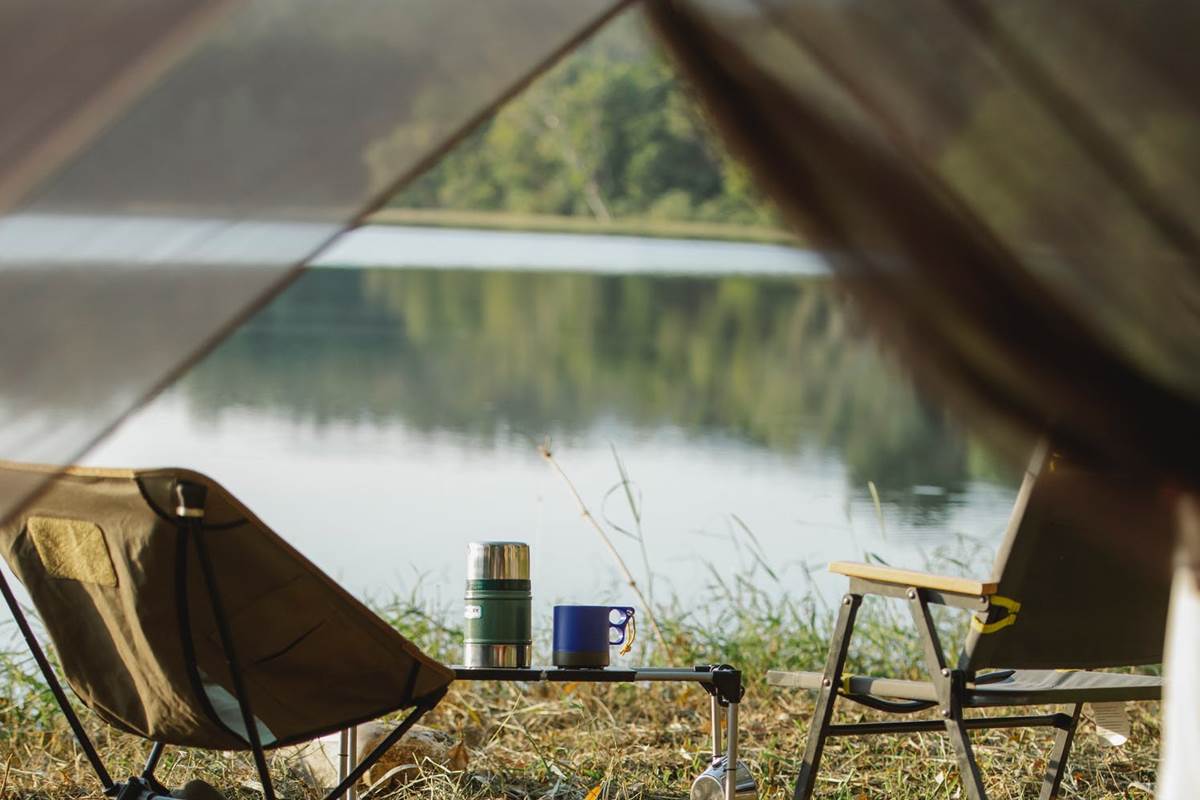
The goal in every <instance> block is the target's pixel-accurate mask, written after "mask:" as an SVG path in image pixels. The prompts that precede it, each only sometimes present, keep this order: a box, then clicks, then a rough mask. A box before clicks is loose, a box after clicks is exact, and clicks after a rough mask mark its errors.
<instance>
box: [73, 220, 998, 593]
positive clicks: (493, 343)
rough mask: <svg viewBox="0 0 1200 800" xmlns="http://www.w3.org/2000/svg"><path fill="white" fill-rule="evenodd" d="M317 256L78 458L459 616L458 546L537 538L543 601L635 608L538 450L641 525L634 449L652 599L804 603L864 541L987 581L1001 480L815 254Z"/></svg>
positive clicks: (663, 251)
mask: <svg viewBox="0 0 1200 800" xmlns="http://www.w3.org/2000/svg"><path fill="white" fill-rule="evenodd" d="M320 263H321V264H324V265H325V266H322V267H319V268H314V269H311V270H309V271H308V272H307V273H306V274H305V275H304V276H303V277H302V278H301V279H300V280H299V281H298V282H296V283H295V284H294V285H293V286H292V287H291V288H289V289H288V290H287V291H286V292H285V293H284V294H283V295H282V296H280V297H279V298H278V300H277V301H276V302H274V303H273V304H272V305H271V306H270V307H268V308H267V309H265V310H264V311H263V312H262V313H261V314H259V315H258V316H257V317H255V318H254V319H253V320H252V321H251V322H250V323H249V324H247V325H246V326H245V327H243V328H242V329H241V330H239V331H237V332H236V333H235V334H234V335H233V336H232V337H230V338H229V339H228V340H227V341H225V342H224V343H223V344H222V345H221V346H220V347H219V348H218V349H217V350H215V351H214V352H213V353H212V354H211V355H210V356H209V357H208V358H207V359H206V360H204V361H203V362H202V363H200V364H199V365H198V366H197V367H196V368H195V369H193V370H192V371H191V372H190V373H189V374H187V375H186V376H185V377H184V378H183V379H182V380H181V381H180V382H179V383H178V384H177V385H175V386H174V387H172V388H171V389H170V390H169V391H167V392H166V393H164V394H163V395H162V396H161V397H160V398H158V399H157V400H156V401H154V402H153V403H152V404H150V405H149V406H148V407H146V408H145V409H143V410H142V411H140V412H139V413H137V414H136V415H135V416H134V417H133V418H131V419H130V420H129V421H128V422H127V423H126V424H124V425H123V426H122V427H121V428H120V429H119V430H118V431H117V432H116V433H115V434H114V435H113V436H112V437H110V438H109V439H108V440H107V441H106V442H104V443H103V444H102V445H101V446H100V447H99V448H98V449H97V450H95V451H94V452H93V453H92V454H91V455H90V456H89V459H88V460H89V463H93V464H104V465H110V466H163V465H179V466H188V467H192V468H195V469H199V470H201V471H204V472H206V473H208V474H210V475H212V476H213V477H215V478H216V479H218V480H220V481H221V482H223V483H224V484H226V485H227V486H228V487H229V488H230V489H231V490H232V491H233V492H234V493H235V494H237V495H238V496H239V497H240V498H241V499H243V500H244V501H245V502H246V503H247V504H248V505H250V506H251V507H252V508H254V509H256V510H257V511H258V513H259V514H260V515H261V516H262V517H263V518H264V519H265V520H266V521H267V522H268V523H269V524H271V525H272V526H274V527H275V528H276V529H277V530H278V531H279V532H280V533H281V534H282V535H283V536H284V537H285V538H287V539H288V540H289V541H291V542H292V543H293V544H294V545H296V546H297V547H298V548H299V549H300V550H301V551H302V552H304V553H305V554H307V555H308V556H309V557H310V558H312V559H313V560H314V561H315V562H316V563H317V564H318V565H319V566H321V567H322V568H324V569H325V570H326V571H328V572H329V573H330V574H332V575H333V576H335V577H336V578H338V579H340V580H341V581H343V582H344V583H345V584H346V585H347V586H348V587H349V588H350V589H351V590H352V591H355V592H356V593H358V594H359V595H361V596H364V597H368V598H371V597H375V598H382V597H388V596H391V595H393V594H396V593H400V594H408V593H410V592H413V591H416V592H418V593H420V595H421V596H422V597H423V598H425V599H426V600H429V601H431V602H434V603H438V604H442V605H447V606H451V605H453V604H454V603H455V602H456V600H457V598H460V597H461V594H462V589H463V579H464V573H465V569H464V560H465V548H466V544H467V542H469V541H472V540H478V539H496V538H500V539H521V540H525V541H527V542H529V543H530V545H531V547H532V552H533V581H534V593H535V603H536V604H537V606H538V607H539V609H541V611H540V612H539V613H544V612H545V609H547V608H548V607H549V605H550V604H551V603H553V602H555V601H560V600H566V601H585V602H586V601H622V602H626V603H632V602H633V598H632V596H631V595H630V593H629V591H628V589H626V588H625V587H624V586H623V583H622V581H621V579H620V577H619V575H618V573H617V571H616V569H615V567H614V566H613V564H612V560H611V558H610V556H609V555H608V554H607V552H606V551H605V550H604V548H603V545H602V544H601V543H600V541H599V540H598V538H597V536H596V534H595V533H594V532H593V531H592V530H591V529H590V528H589V527H588V526H587V525H586V524H585V522H584V521H583V520H582V519H581V517H580V514H579V510H578V508H577V506H576V504H575V502H574V500H573V499H572V497H571V495H570V492H569V490H568V487H567V486H566V484H565V483H564V482H563V480H562V479H561V478H560V477H559V476H558V475H556V474H555V473H554V472H553V471H552V470H551V468H550V466H549V465H548V464H547V463H546V462H545V461H544V460H543V459H542V458H541V457H540V456H539V454H538V451H537V445H538V444H540V443H542V442H543V441H545V440H548V441H549V442H550V443H551V447H552V449H553V452H554V454H555V457H556V458H557V459H558V461H559V463H560V465H561V466H562V468H563V470H564V471H565V472H566V473H567V475H568V476H569V477H570V479H571V480H572V481H573V482H574V484H575V486H576V487H577V488H578V490H579V492H580V494H581V495H582V496H583V498H584V500H585V501H586V503H587V504H588V506H589V507H590V509H591V510H592V512H593V513H594V514H595V515H596V516H597V517H599V518H601V519H602V520H608V521H610V522H611V523H613V524H614V527H616V526H619V527H620V528H622V529H625V530H628V531H634V530H636V522H635V520H634V519H633V515H632V513H631V511H630V507H629V503H628V501H627V499H626V496H625V494H624V492H623V491H620V490H619V489H618V491H612V489H613V487H617V486H619V480H620V472H619V470H618V467H617V464H616V458H617V457H618V456H619V458H620V460H621V462H622V463H623V464H624V467H625V469H626V471H627V473H628V475H629V476H630V478H631V479H632V481H633V488H632V494H633V496H634V498H635V500H637V499H640V505H639V510H640V515H641V530H642V532H643V536H644V543H645V558H643V555H642V550H641V548H640V547H639V545H638V543H637V542H635V541H633V540H632V539H631V538H630V537H629V536H627V535H624V534H622V533H620V532H619V531H615V530H614V533H613V536H614V538H615V540H616V542H617V545H618V547H619V548H620V550H621V551H622V553H623V554H624V555H625V557H626V558H627V559H628V561H629V563H630V565H631V567H632V568H633V569H634V571H635V572H636V573H637V575H638V577H639V579H644V576H645V573H646V564H648V565H649V569H650V573H651V575H652V581H647V582H646V583H647V585H650V586H651V587H652V589H653V593H654V597H655V599H656V601H658V602H662V601H666V600H670V599H672V598H674V599H676V600H678V602H680V603H681V604H683V605H685V606H687V605H695V604H699V603H701V602H703V600H704V599H705V598H706V597H709V596H712V593H713V592H714V588H713V587H714V586H717V585H718V581H717V576H720V577H721V579H722V580H724V581H726V582H732V579H733V576H734V575H735V574H739V575H742V576H744V577H746V578H747V580H749V581H750V582H752V583H754V584H755V585H757V586H758V587H760V588H762V589H763V590H764V591H766V592H768V593H770V594H773V595H779V594H781V593H783V592H785V591H790V592H794V593H803V592H804V591H806V590H807V586H808V583H807V577H806V575H807V572H808V571H809V570H810V569H817V570H819V569H820V568H821V567H823V565H824V564H825V563H826V562H828V561H830V560H832V559H842V558H853V559H860V558H862V557H863V556H864V554H868V553H869V554H872V555H874V556H878V557H880V558H882V559H885V560H886V561H888V562H889V563H892V564H894V565H897V566H911V567H920V566H923V565H925V564H926V563H927V561H928V560H929V559H930V558H931V555H932V554H933V553H934V552H935V551H937V550H939V548H944V547H949V548H950V549H951V550H953V551H954V552H959V551H963V550H966V551H968V552H969V553H970V556H969V558H970V559H974V561H973V562H972V564H970V565H962V568H963V569H966V568H968V566H976V567H978V566H979V565H980V564H979V559H980V558H982V560H983V565H984V566H986V553H987V550H988V549H989V548H990V547H992V546H994V544H995V543H996V542H997V541H998V539H999V536H1000V534H1001V532H1002V530H1003V527H1004V523H1005V520H1006V518H1007V515H1008V510H1009V508H1010V507H1011V503H1012V499H1013V496H1014V493H1015V487H1014V485H1013V484H1012V482H1011V481H1010V480H1007V479H1004V478H999V479H997V478H995V477H993V473H994V470H993V468H991V467H989V466H988V464H989V460H988V459H987V457H986V454H984V453H981V452H980V451H979V450H978V448H977V447H976V446H973V445H972V444H970V443H969V441H968V440H967V438H966V437H965V436H964V435H963V433H962V432H961V431H960V430H958V429H957V428H956V427H954V426H953V425H952V424H951V423H950V422H949V421H948V420H947V419H946V418H945V415H944V414H943V413H942V411H941V410H940V409H939V408H938V407H937V406H936V405H933V404H930V403H928V402H925V401H923V400H922V399H921V398H919V397H917V396H916V395H915V394H914V393H913V391H912V389H911V388H910V387H909V385H908V384H907V382H906V381H905V380H903V379H902V378H901V377H900V376H899V375H898V374H897V373H896V372H895V371H894V370H893V369H891V368H890V367H889V366H888V365H887V363H886V362H885V361H884V360H882V359H881V358H880V357H879V356H878V354H877V353H876V351H875V348H874V347H873V346H872V345H871V344H870V343H869V342H867V341H866V340H865V339H864V338H863V337H862V336H861V335H859V334H856V333H855V325H854V324H853V321H852V319H851V318H850V316H849V315H848V313H847V312H846V311H845V310H844V309H843V308H842V306H841V305H840V304H839V303H838V301H837V298H836V296H835V293H834V292H833V291H832V289H831V287H830V285H829V284H828V282H827V279H826V278H825V277H823V276H822V274H821V273H822V269H821V264H820V259H819V258H817V257H815V256H814V255H812V254H810V253H804V252H800V251H796V250H791V249H789V248H781V247H765V246H756V245H733V244H713V243H696V242H671V241H663V240H636V239H629V238H626V237H620V238H608V237H579V236H572V237H560V236H550V235H537V234H486V233H481V232H455V231H444V230H443V231H432V230H421V229H415V230H414V229H399V228H392V229H385V230H378V229H366V230H363V231H359V232H356V233H355V234H352V235H351V237H349V238H346V239H343V240H342V241H341V242H340V243H338V244H336V245H335V246H334V247H333V248H332V249H331V250H330V251H329V252H328V253H327V254H326V255H325V256H324V257H323V258H322V259H321V261H320ZM872 486H873V487H874V489H875V493H876V494H877V495H878V497H879V504H878V506H877V505H876V502H875V500H874V498H873V493H872V488H871V487H872ZM960 537H968V544H966V545H964V544H962V539H961V538H960ZM980 553H982V554H983V555H982V556H981V555H980ZM764 565H767V566H769V567H770V572H771V573H774V577H772V575H771V574H770V573H769V572H768V570H767V569H766V568H765V566H764ZM821 586H822V587H826V586H827V584H824V583H822V584H821Z"/></svg>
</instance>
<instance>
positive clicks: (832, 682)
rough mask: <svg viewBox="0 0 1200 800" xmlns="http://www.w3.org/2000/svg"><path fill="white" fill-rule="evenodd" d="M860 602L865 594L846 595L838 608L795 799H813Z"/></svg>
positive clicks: (797, 780)
mask: <svg viewBox="0 0 1200 800" xmlns="http://www.w3.org/2000/svg"><path fill="white" fill-rule="evenodd" d="M861 603H862V595H858V594H847V595H845V596H844V597H843V598H842V605H841V607H840V608H839V609H838V618H837V624H836V625H835V626H834V629H833V639H832V640H831V641H830V642H829V657H828V658H827V659H826V661H825V676H824V678H823V679H822V681H821V690H820V692H819V693H818V694H817V707H816V709H815V711H814V712H813V720H812V723H811V725H810V727H809V729H808V742H807V744H806V745H805V746H804V761H803V763H801V765H800V775H799V776H798V777H797V778H796V789H795V792H794V793H793V798H794V800H808V799H809V798H810V797H812V793H813V787H814V786H815V785H816V781H817V770H818V769H820V766H821V754H822V752H824V750H825V738H826V735H827V733H828V731H829V721H830V719H831V718H832V717H833V704H834V702H835V701H836V700H837V692H838V687H839V686H840V685H841V682H842V668H843V667H845V665H846V651H847V650H849V648H850V632H851V631H852V630H853V629H854V618H855V616H856V615H857V614H858V607H859V605H860V604H861Z"/></svg>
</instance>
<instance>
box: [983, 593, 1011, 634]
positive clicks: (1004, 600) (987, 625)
mask: <svg viewBox="0 0 1200 800" xmlns="http://www.w3.org/2000/svg"><path fill="white" fill-rule="evenodd" d="M988 600H989V602H990V603H991V605H995V606H1000V608H1003V609H1005V610H1006V611H1008V614H1007V615H1005V616H1003V617H1001V618H1000V619H998V620H996V621H995V622H984V621H983V620H982V619H980V618H979V617H971V627H972V628H973V629H974V630H976V631H978V632H979V633H995V632H996V631H998V630H1003V629H1004V628H1007V627H1008V626H1009V625H1015V624H1016V622H1017V612H1018V611H1020V610H1021V604H1020V603H1019V602H1017V601H1016V600H1013V599H1012V598H1011V597H1005V596H1004V595H999V594H994V595H992V596H991V597H990V598H988ZM986 618H987V617H986V616H985V617H984V619H986Z"/></svg>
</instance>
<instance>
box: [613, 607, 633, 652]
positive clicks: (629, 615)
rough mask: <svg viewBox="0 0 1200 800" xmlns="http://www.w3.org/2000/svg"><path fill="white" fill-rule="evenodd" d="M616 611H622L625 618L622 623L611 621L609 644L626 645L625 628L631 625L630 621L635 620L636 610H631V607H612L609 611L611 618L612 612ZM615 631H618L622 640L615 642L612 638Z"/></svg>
mask: <svg viewBox="0 0 1200 800" xmlns="http://www.w3.org/2000/svg"><path fill="white" fill-rule="evenodd" d="M614 611H620V612H621V614H623V615H624V616H623V618H622V619H621V621H620V622H611V621H610V622H609V623H608V627H609V628H610V630H609V632H608V643H609V644H625V626H626V625H628V624H629V620H631V619H633V615H634V610H633V609H632V608H630V607H629V606H612V607H610V608H609V609H608V613H609V615H610V617H611V615H612V612H614ZM613 631H616V632H617V633H618V634H619V635H620V637H621V638H620V639H616V640H615V641H614V640H613V638H612V632H613Z"/></svg>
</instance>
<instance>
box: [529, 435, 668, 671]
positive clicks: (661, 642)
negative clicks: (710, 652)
mask: <svg viewBox="0 0 1200 800" xmlns="http://www.w3.org/2000/svg"><path fill="white" fill-rule="evenodd" d="M538 453H539V454H540V455H541V456H542V458H543V459H545V460H546V463H547V464H549V465H550V467H551V468H552V469H553V470H554V471H555V472H556V473H558V476H559V477H560V478H562V480H563V483H565V484H566V485H567V490H568V491H570V493H571V496H572V497H573V498H575V504H576V505H577V506H578V507H579V514H580V516H582V517H583V520H584V522H586V523H587V524H588V525H590V526H591V527H592V530H594V531H595V532H596V534H597V535H598V536H599V537H600V541H602V542H604V546H605V547H607V548H608V552H609V553H610V554H612V557H613V561H615V562H616V564H617V569H619V570H620V571H621V574H622V575H623V576H624V577H625V582H626V583H627V584H629V588H630V589H632V590H633V593H634V594H635V595H637V598H638V602H639V603H640V604H641V606H642V608H643V609H645V614H646V618H647V619H648V620H649V621H650V629H651V630H652V631H654V638H655V640H656V641H657V642H658V646H659V647H661V648H662V652H663V654H664V655H665V656H666V658H667V660H668V661H673V660H674V654H673V653H672V652H671V646H670V645H669V644H668V643H667V637H666V636H664V635H663V632H662V628H661V627H660V626H659V624H658V617H657V616H656V615H655V613H654V607H653V606H652V605H650V601H649V600H648V599H646V595H645V594H643V592H642V587H641V586H640V585H638V582H637V580H636V579H635V578H634V577H633V572H631V571H630V569H629V565H628V564H626V563H625V559H624V558H622V557H621V554H620V553H619V552H618V551H617V548H616V546H614V545H613V543H612V539H611V538H610V537H609V535H608V532H607V531H605V530H604V526H603V525H601V524H600V523H599V521H597V519H596V518H595V517H594V516H593V515H592V512H591V510H589V509H588V507H587V503H585V502H583V498H582V497H581V496H580V494H579V490H578V489H576V488H575V484H574V482H572V480H571V478H570V477H569V476H568V475H567V473H566V472H564V471H563V468H562V465H560V464H559V463H558V459H556V458H555V457H554V453H553V452H552V451H551V450H550V445H549V443H547V442H543V443H542V444H539V445H538Z"/></svg>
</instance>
